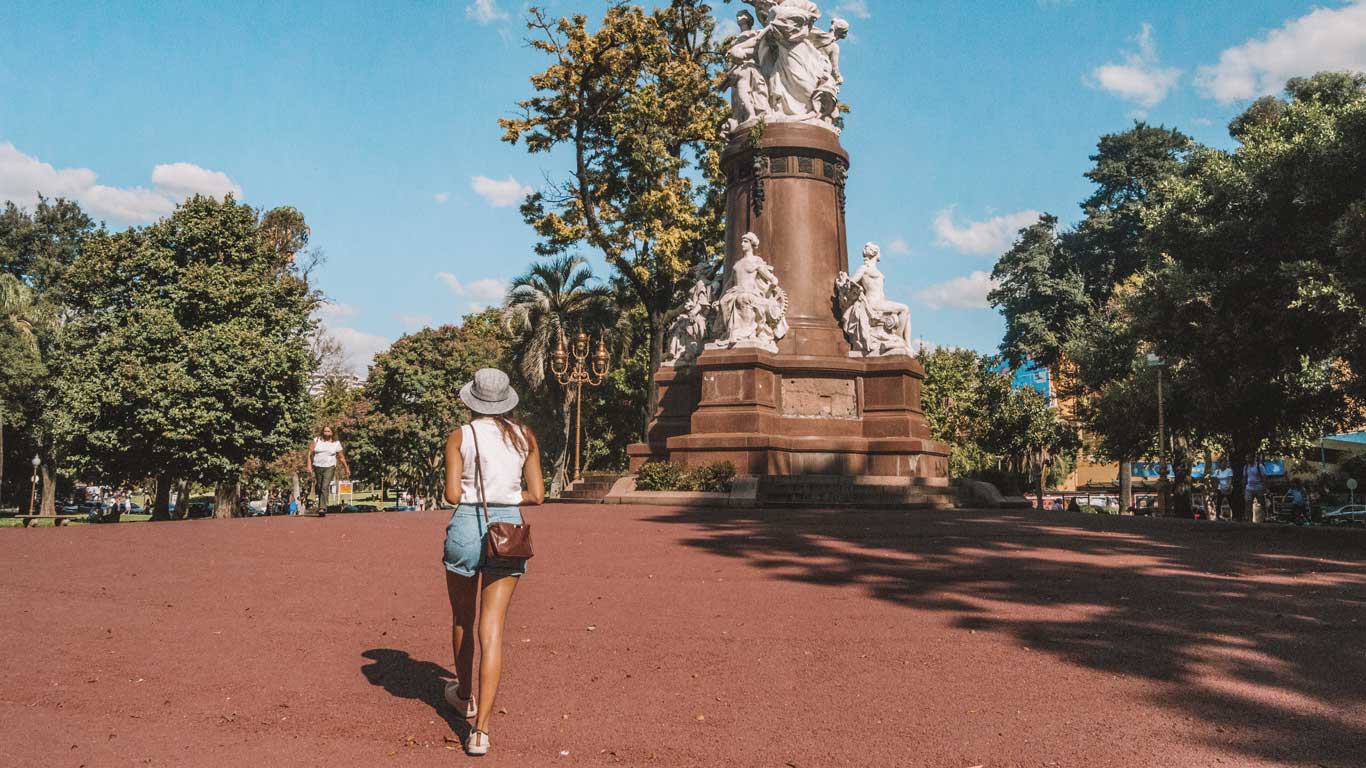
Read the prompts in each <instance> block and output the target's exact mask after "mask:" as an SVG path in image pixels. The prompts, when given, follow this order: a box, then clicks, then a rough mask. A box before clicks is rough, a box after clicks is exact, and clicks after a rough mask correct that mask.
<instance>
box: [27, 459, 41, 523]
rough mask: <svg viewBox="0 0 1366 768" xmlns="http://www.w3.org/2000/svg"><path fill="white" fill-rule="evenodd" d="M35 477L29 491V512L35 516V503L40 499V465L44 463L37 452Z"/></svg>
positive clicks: (34, 468)
mask: <svg viewBox="0 0 1366 768" xmlns="http://www.w3.org/2000/svg"><path fill="white" fill-rule="evenodd" d="M32 464H33V478H32V479H31V480H30V481H29V492H28V514H29V517H32V516H33V503H34V502H35V501H37V500H38V467H41V466H42V465H43V460H42V459H40V458H38V456H37V455H36V454H35V455H34V457H33V462H32Z"/></svg>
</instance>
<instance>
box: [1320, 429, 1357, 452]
mask: <svg viewBox="0 0 1366 768" xmlns="http://www.w3.org/2000/svg"><path fill="white" fill-rule="evenodd" d="M1319 442H1320V444H1321V445H1322V446H1323V447H1324V448H1327V449H1328V450H1330V451H1366V432H1348V433H1347V434H1345V435H1333V436H1331V437H1325V438H1323V439H1322V440H1320V441H1319Z"/></svg>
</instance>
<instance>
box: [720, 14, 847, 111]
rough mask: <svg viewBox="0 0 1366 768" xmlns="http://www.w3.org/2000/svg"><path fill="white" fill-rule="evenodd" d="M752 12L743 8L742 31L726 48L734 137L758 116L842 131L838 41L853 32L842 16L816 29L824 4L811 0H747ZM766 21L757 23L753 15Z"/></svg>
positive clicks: (727, 81)
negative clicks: (840, 124)
mask: <svg viewBox="0 0 1366 768" xmlns="http://www.w3.org/2000/svg"><path fill="white" fill-rule="evenodd" d="M744 2H746V3H747V4H749V5H752V6H754V13H750V12H749V11H740V12H739V13H738V14H736V20H737V21H738V22H739V24H740V34H739V35H738V36H737V37H736V38H735V43H734V44H733V45H732V46H731V47H730V50H729V51H728V52H727V57H728V58H729V60H730V65H731V67H730V69H729V71H728V72H727V74H726V79H725V82H724V86H723V87H725V88H729V89H730V91H731V119H730V121H729V122H728V123H727V124H726V129H727V132H728V133H729V135H730V136H732V137H734V136H737V135H739V134H740V133H742V132H743V131H747V130H749V129H750V128H751V127H753V126H754V125H755V124H756V123H758V122H759V121H760V120H762V121H764V122H766V123H808V124H812V125H820V126H824V127H826V128H829V129H830V130H832V131H836V132H838V128H837V127H836V125H837V118H838V117H839V92H840V85H842V84H843V83H844V76H843V75H841V74H840V45H839V41H840V40H842V39H844V38H845V37H846V36H848V34H849V23H848V22H847V21H845V20H843V19H834V20H832V21H831V22H830V29H829V31H826V30H822V29H818V28H817V27H816V21H817V20H818V19H820V17H821V11H820V8H818V7H816V4H815V3H813V2H811V0H744ZM756 15H757V16H758V18H759V21H761V22H762V23H763V28H762V29H755V28H754V21H755V16H756Z"/></svg>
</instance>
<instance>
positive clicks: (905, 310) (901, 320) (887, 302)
mask: <svg viewBox="0 0 1366 768" xmlns="http://www.w3.org/2000/svg"><path fill="white" fill-rule="evenodd" d="M881 260H882V249H881V248H879V247H878V246H877V244H876V243H868V244H867V245H865V246H863V266H861V267H859V268H858V271H856V272H854V274H852V275H850V276H849V282H851V283H857V284H858V286H859V287H860V288H862V289H863V298H864V301H867V302H868V309H869V310H870V311H872V312H873V313H874V314H875V315H888V316H891V317H894V318H895V323H896V324H895V327H894V328H889V329H888V330H889V331H891V332H893V333H895V334H896V335H897V336H898V337H899V338H901V339H902V340H904V341H905V342H906V346H907V347H908V348H909V347H910V345H911V308H910V307H908V306H906V305H905V304H902V303H901V302H898V301H892V300H891V299H889V298H887V290H886V287H885V286H886V283H887V279H886V278H885V277H883V275H882V270H880V269H878V266H877V264H878V262H879V261H881Z"/></svg>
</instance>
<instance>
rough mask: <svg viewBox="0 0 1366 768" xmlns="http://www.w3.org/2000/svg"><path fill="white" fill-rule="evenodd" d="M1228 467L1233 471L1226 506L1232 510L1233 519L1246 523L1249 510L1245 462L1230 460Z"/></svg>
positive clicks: (1236, 459) (1244, 460)
mask: <svg viewBox="0 0 1366 768" xmlns="http://www.w3.org/2000/svg"><path fill="white" fill-rule="evenodd" d="M1232 455H1236V454H1232ZM1230 465H1231V467H1232V469H1233V488H1232V490H1231V491H1230V493H1231V494H1232V496H1231V497H1230V498H1229V500H1228V504H1229V507H1230V508H1231V509H1232V510H1233V519H1234V520H1239V521H1243V522H1246V521H1247V520H1248V518H1249V516H1250V515H1249V514H1248V513H1249V512H1250V510H1249V509H1248V508H1247V474H1246V473H1247V460H1246V459H1241V458H1235V459H1231V460H1230Z"/></svg>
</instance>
